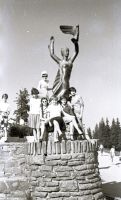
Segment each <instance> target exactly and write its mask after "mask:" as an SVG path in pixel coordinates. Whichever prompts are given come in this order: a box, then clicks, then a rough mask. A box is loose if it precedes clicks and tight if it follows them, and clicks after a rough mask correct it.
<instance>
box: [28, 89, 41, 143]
mask: <svg viewBox="0 0 121 200" xmlns="http://www.w3.org/2000/svg"><path fill="white" fill-rule="evenodd" d="M38 94H39V91H38V90H37V89H36V88H32V89H31V95H32V97H31V98H30V102H29V106H30V111H29V119H28V124H29V127H31V128H32V129H33V135H34V141H35V142H37V141H39V138H40V99H39V98H38Z"/></svg>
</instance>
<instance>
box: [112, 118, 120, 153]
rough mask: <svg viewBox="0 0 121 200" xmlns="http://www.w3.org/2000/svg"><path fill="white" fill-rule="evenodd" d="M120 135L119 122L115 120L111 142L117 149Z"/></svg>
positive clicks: (113, 121)
mask: <svg viewBox="0 0 121 200" xmlns="http://www.w3.org/2000/svg"><path fill="white" fill-rule="evenodd" d="M119 133H120V123H119V120H118V119H117V121H115V119H113V120H112V125H111V137H110V142H111V145H114V146H115V148H116V149H117V148H118V139H119Z"/></svg>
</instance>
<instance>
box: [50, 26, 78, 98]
mask: <svg viewBox="0 0 121 200" xmlns="http://www.w3.org/2000/svg"><path fill="white" fill-rule="evenodd" d="M60 29H61V31H62V32H63V33H65V34H71V35H73V38H72V39H71V41H72V42H73V43H74V46H75V51H74V55H73V56H72V57H69V48H67V47H66V48H65V49H61V55H62V59H60V58H58V57H57V56H56V55H55V53H54V37H51V38H50V45H49V51H50V56H51V57H52V58H53V59H54V60H55V61H56V62H57V63H58V66H59V69H58V72H57V75H56V78H55V81H54V84H53V93H54V95H57V96H58V97H59V98H60V97H61V96H63V95H67V98H68V89H69V87H70V85H69V81H70V76H71V71H72V68H73V62H74V60H75V58H76V57H77V55H78V52H79V46H78V40H79V26H76V27H74V26H65V25H64V26H60Z"/></svg>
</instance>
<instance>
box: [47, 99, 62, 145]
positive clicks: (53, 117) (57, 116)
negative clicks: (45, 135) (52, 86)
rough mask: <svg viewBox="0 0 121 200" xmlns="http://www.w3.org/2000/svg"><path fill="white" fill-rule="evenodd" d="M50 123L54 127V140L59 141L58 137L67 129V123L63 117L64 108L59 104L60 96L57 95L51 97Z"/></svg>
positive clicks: (49, 108) (49, 107)
mask: <svg viewBox="0 0 121 200" xmlns="http://www.w3.org/2000/svg"><path fill="white" fill-rule="evenodd" d="M47 111H48V124H46V125H49V127H52V126H53V128H54V142H58V140H59V139H58V137H59V136H60V135H62V134H63V131H65V128H66V127H65V123H64V121H63V119H62V113H63V111H62V108H61V106H60V104H58V98H57V97H56V96H54V97H52V98H51V103H50V105H49V106H48V109H47Z"/></svg>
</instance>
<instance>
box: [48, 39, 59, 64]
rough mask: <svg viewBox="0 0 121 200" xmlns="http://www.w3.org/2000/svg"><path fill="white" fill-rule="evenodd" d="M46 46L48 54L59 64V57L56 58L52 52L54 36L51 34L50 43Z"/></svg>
mask: <svg viewBox="0 0 121 200" xmlns="http://www.w3.org/2000/svg"><path fill="white" fill-rule="evenodd" d="M48 48H49V51H50V56H51V57H52V58H53V60H55V61H56V62H57V63H58V64H59V61H60V58H58V57H57V56H56V55H55V54H54V37H53V36H52V37H51V38H50V45H49V46H48Z"/></svg>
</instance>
